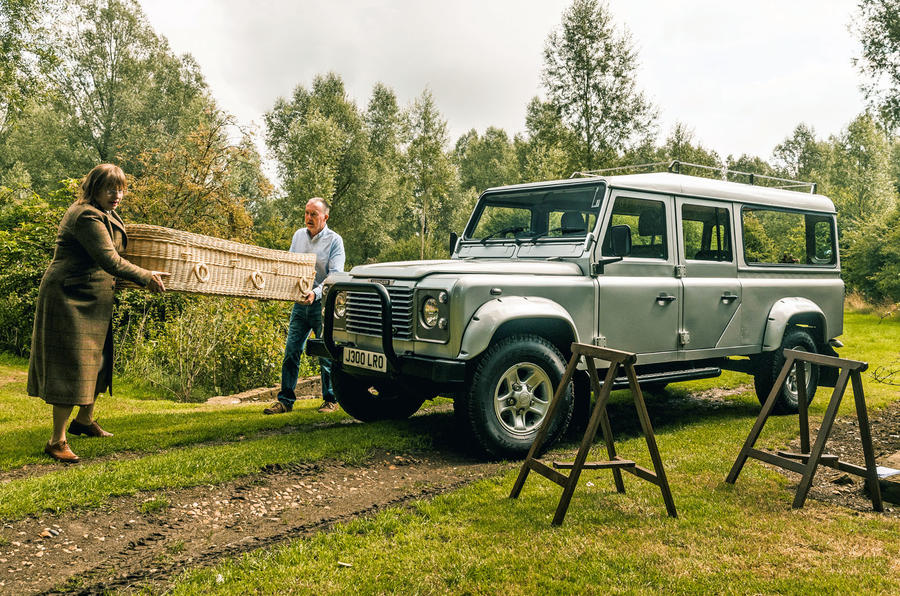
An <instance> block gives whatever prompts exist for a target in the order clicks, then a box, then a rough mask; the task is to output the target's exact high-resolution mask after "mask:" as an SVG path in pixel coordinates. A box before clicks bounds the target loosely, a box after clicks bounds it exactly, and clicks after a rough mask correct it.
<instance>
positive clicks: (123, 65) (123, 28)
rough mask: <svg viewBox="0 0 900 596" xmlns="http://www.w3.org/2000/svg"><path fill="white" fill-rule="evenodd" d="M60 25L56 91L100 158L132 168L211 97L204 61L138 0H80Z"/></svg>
mask: <svg viewBox="0 0 900 596" xmlns="http://www.w3.org/2000/svg"><path fill="white" fill-rule="evenodd" d="M60 25H61V26H60V27H59V28H58V31H59V35H58V38H57V39H56V40H55V51H56V54H57V55H58V56H59V61H58V63H57V65H56V66H55V68H53V69H52V70H51V72H50V81H51V84H52V86H53V87H54V90H55V92H56V93H55V94H54V99H55V103H56V105H57V106H58V107H59V108H60V109H61V110H62V111H63V112H64V113H65V114H66V115H68V116H69V117H70V119H69V121H68V122H67V124H69V126H70V128H69V134H70V135H71V139H72V141H73V142H74V143H77V144H79V145H80V146H81V147H84V148H85V149H87V150H88V151H90V153H89V155H90V157H91V158H92V159H93V160H95V161H101V162H108V161H113V160H116V161H117V162H118V163H120V164H121V165H123V166H124V167H125V168H126V169H128V170H130V171H132V170H133V166H134V163H133V160H134V159H135V158H136V157H137V155H139V154H140V153H141V152H142V151H143V150H145V149H147V148H148V147H154V146H160V145H164V144H165V143H164V142H163V139H166V138H169V137H171V136H174V135H176V134H177V133H178V132H179V131H180V130H181V129H182V127H183V125H184V124H185V122H184V119H186V118H187V119H190V118H191V117H193V116H195V115H196V114H197V109H196V107H197V105H196V104H197V102H200V103H204V102H205V101H206V100H205V97H204V94H205V93H206V83H205V82H204V81H203V77H202V75H201V74H200V71H199V68H198V67H197V65H196V63H195V62H194V61H193V59H192V58H190V57H189V56H184V57H181V58H179V57H176V56H175V55H174V54H173V53H172V52H171V50H170V49H169V47H168V43H167V42H166V41H165V39H164V38H161V37H159V36H157V35H156V33H154V31H153V29H152V28H151V27H150V25H149V24H148V23H147V22H146V18H145V17H144V14H143V11H142V10H141V8H140V6H139V5H138V4H137V2H136V1H135V0H105V1H103V2H95V1H94V0H73V1H72V2H70V3H68V5H67V11H66V13H65V14H64V16H63V18H62V19H61V22H60ZM188 128H191V126H190V124H188ZM134 173H138V172H134Z"/></svg>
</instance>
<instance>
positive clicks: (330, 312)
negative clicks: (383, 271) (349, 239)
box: [306, 281, 466, 384]
mask: <svg viewBox="0 0 900 596" xmlns="http://www.w3.org/2000/svg"><path fill="white" fill-rule="evenodd" d="M341 290H350V291H353V290H355V291H367V292H373V293H374V294H375V295H377V296H378V297H379V299H380V301H381V318H382V326H381V349H382V353H383V354H384V355H385V358H386V359H387V362H388V372H387V374H388V375H389V376H391V377H400V376H413V377H419V378H423V379H429V380H431V381H434V382H435V383H442V384H453V383H462V382H464V381H465V380H466V363H465V362H464V361H461V360H449V359H444V358H423V357H422V356H414V355H411V354H397V353H396V352H395V351H394V343H393V340H392V327H391V320H392V308H391V297H390V295H389V294H388V292H387V290H386V289H385V288H384V286H383V285H381V284H379V283H373V282H358V281H357V282H339V283H336V284H334V285H333V286H331V288H330V289H329V291H328V295H327V296H326V297H325V308H324V313H323V323H324V325H323V328H324V329H323V333H322V339H321V340H318V339H310V340H309V341H308V342H307V348H306V351H307V353H308V354H310V355H311V356H319V357H320V358H330V359H331V360H333V361H334V363H335V365H336V366H340V367H343V352H344V348H343V346H340V345H338V344H336V343H335V341H334V301H335V299H336V298H337V295H338V292H340V291H341ZM351 368H353V371H354V372H358V374H360V375H366V374H369V375H375V376H381V375H383V374H384V373H379V372H372V371H368V370H365V369H358V368H356V367H351Z"/></svg>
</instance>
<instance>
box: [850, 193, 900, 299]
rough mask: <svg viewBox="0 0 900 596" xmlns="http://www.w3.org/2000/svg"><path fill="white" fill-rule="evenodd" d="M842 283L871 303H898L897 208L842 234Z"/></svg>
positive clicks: (899, 215) (899, 251)
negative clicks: (843, 243)
mask: <svg viewBox="0 0 900 596" xmlns="http://www.w3.org/2000/svg"><path fill="white" fill-rule="evenodd" d="M844 240H845V242H846V244H847V249H846V250H845V251H844V252H843V254H842V262H843V268H844V280H845V281H846V282H847V285H848V286H850V288H851V289H854V290H857V291H859V292H861V293H862V294H863V295H864V296H865V297H866V298H867V299H869V300H872V301H874V302H881V301H890V302H900V207H898V208H896V209H894V210H893V212H892V213H890V214H888V215H887V216H886V217H872V218H870V219H869V220H868V221H867V222H866V223H865V224H864V225H861V226H859V227H857V228H855V229H853V230H850V231H848V232H847V233H846V234H845V237H844Z"/></svg>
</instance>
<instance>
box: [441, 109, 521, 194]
mask: <svg viewBox="0 0 900 596" xmlns="http://www.w3.org/2000/svg"><path fill="white" fill-rule="evenodd" d="M453 158H454V161H455V163H456V166H457V168H458V169H459V180H460V185H461V187H462V188H463V189H464V190H469V191H474V192H475V193H479V192H481V191H483V190H484V189H486V188H489V187H491V186H500V185H503V184H512V183H514V182H518V172H517V171H516V170H517V167H516V166H517V164H516V155H515V151H514V149H513V144H512V142H511V141H510V140H509V136H508V135H507V134H506V131H505V130H503V129H502V128H495V127H493V126H490V127H488V129H487V130H485V131H484V136H479V134H478V132H477V131H476V130H475V129H474V128H473V129H472V130H470V131H469V132H467V133H465V134H464V135H463V136H461V137H460V138H459V139H458V140H457V141H456V147H455V148H454V151H453Z"/></svg>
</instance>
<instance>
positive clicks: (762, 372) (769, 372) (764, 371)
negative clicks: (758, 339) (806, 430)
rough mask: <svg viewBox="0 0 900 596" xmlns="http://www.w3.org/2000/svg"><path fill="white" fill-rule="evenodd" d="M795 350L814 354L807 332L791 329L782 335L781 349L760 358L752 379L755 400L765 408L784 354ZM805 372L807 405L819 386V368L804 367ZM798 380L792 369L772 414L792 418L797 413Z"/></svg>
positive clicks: (811, 365) (782, 386) (810, 365)
mask: <svg viewBox="0 0 900 596" xmlns="http://www.w3.org/2000/svg"><path fill="white" fill-rule="evenodd" d="M785 349H789V350H798V351H803V352H812V353H813V354H815V353H816V342H815V341H814V340H813V338H812V336H811V335H810V334H809V332H808V331H806V330H805V329H802V328H800V327H791V328H790V329H788V330H787V331H786V332H785V334H784V339H782V341H781V347H780V348H779V349H777V350H775V351H774V352H768V353H766V354H763V355H761V356H760V357H759V361H758V364H757V368H756V372H755V373H754V375H753V384H754V386H755V388H756V397H757V399H759V403H761V404H765V403H766V399H767V398H768V397H769V393H770V392H771V391H772V387H773V386H774V384H775V381H776V380H777V378H778V374H779V373H780V372H781V368H782V367H783V366H784V362H785V358H784V350H785ZM804 365H805V366H804V368H805V369H806V374H805V379H804V381H805V383H806V401H807V403H809V402H811V401H812V398H813V395H814V394H815V392H816V387H818V385H819V367H818V366H816V365H814V364H810V363H804ZM800 382H801V380H800V379H799V378H798V376H797V365H796V364H795V365H794V366H793V367H791V371H790V372H789V373H788V376H787V379H785V381H784V383H782V385H781V387H780V388H779V390H778V395H777V397H776V398H775V407H774V412H776V413H778V414H792V413H795V412H797V408H798V407H799V395H800V392H799V389H798V385H799V383H800Z"/></svg>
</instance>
